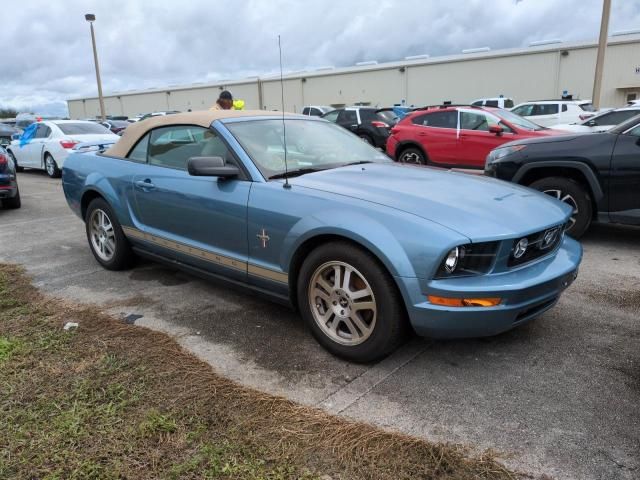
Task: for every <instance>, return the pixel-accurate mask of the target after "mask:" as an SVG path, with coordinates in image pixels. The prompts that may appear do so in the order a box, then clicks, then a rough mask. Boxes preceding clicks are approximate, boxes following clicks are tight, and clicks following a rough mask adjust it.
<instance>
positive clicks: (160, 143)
mask: <svg viewBox="0 0 640 480" xmlns="http://www.w3.org/2000/svg"><path fill="white" fill-rule="evenodd" d="M147 153H148V159H149V163H150V164H151V165H157V166H160V167H167V168H175V169H177V170H186V169H187V161H188V160H189V159H190V158H191V157H221V158H222V159H224V160H225V162H235V160H234V158H233V155H232V154H231V152H230V151H229V149H228V148H227V146H226V144H225V143H224V142H223V141H222V139H220V138H219V137H218V136H217V135H216V134H215V133H214V132H213V131H212V130H209V129H207V128H203V127H194V126H187V125H185V126H171V127H162V128H157V129H155V130H153V131H152V132H151V137H150V138H149V146H148V152H147Z"/></svg>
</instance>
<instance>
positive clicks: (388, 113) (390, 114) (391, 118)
mask: <svg viewBox="0 0 640 480" xmlns="http://www.w3.org/2000/svg"><path fill="white" fill-rule="evenodd" d="M378 117H379V118H380V119H381V120H382V121H383V122H387V124H389V125H390V126H392V127H393V126H394V125H395V124H396V123H398V116H397V115H396V114H395V112H394V111H393V110H380V111H378Z"/></svg>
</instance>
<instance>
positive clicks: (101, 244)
mask: <svg viewBox="0 0 640 480" xmlns="http://www.w3.org/2000/svg"><path fill="white" fill-rule="evenodd" d="M85 229H86V232H87V240H88V241H89V248H90V249H91V253H93V256H94V257H95V259H96V260H97V261H98V263H99V264H100V265H102V266H103V267H104V268H106V269H107V270H126V269H127V268H129V267H131V266H132V265H133V261H134V259H135V256H134V253H133V251H132V250H131V246H130V245H129V241H128V240H127V237H125V235H124V232H123V231H122V227H121V226H120V222H118V218H117V217H116V215H115V213H114V211H113V210H112V208H111V207H110V206H109V204H108V203H107V202H106V201H105V200H104V199H102V198H96V199H94V200H92V201H91V203H90V204H89V206H88V207H87V214H86V216H85Z"/></svg>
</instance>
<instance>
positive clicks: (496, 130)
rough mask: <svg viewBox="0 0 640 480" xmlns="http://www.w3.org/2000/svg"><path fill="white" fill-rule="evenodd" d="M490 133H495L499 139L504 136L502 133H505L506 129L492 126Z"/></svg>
mask: <svg viewBox="0 0 640 480" xmlns="http://www.w3.org/2000/svg"><path fill="white" fill-rule="evenodd" d="M489 132H491V133H495V134H496V135H497V136H498V137H499V136H500V135H502V132H504V129H503V128H502V127H501V126H500V125H491V126H490V127H489Z"/></svg>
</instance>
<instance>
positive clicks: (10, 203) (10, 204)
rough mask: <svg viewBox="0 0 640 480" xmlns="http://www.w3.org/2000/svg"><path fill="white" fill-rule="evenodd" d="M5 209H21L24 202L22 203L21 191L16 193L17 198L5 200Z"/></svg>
mask: <svg viewBox="0 0 640 480" xmlns="http://www.w3.org/2000/svg"><path fill="white" fill-rule="evenodd" d="M2 202H3V204H4V206H5V208H11V209H13V208H20V207H21V206H22V202H21V201H20V190H18V191H17V192H16V196H15V197H13V198H5V199H4V200H3V201H2Z"/></svg>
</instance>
